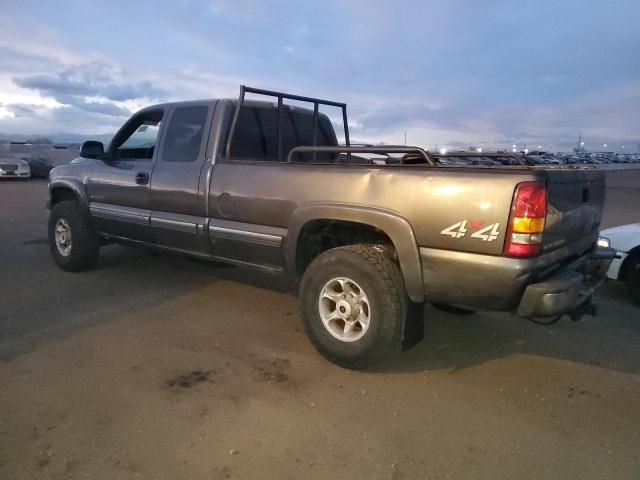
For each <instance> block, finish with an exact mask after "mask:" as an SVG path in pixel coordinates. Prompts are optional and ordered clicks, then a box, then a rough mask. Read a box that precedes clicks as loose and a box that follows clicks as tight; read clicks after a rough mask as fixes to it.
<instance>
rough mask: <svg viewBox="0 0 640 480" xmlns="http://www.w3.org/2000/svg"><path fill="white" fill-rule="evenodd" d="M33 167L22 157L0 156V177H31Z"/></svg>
mask: <svg viewBox="0 0 640 480" xmlns="http://www.w3.org/2000/svg"><path fill="white" fill-rule="evenodd" d="M30 176H31V167H30V166H29V163H27V162H26V161H25V160H22V159H20V158H0V178H4V177H9V178H29V177H30Z"/></svg>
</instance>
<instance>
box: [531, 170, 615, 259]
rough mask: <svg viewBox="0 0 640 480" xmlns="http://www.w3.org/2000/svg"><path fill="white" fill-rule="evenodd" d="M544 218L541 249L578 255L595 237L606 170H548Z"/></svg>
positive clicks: (588, 246)
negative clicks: (563, 250)
mask: <svg viewBox="0 0 640 480" xmlns="http://www.w3.org/2000/svg"><path fill="white" fill-rule="evenodd" d="M545 174H546V176H547V199H548V207H547V221H546V223H545V229H544V234H543V235H542V251H543V252H549V251H551V250H556V249H558V248H563V247H565V248H567V249H568V252H567V253H569V254H581V253H583V252H584V251H586V250H587V249H589V248H590V247H591V246H592V245H593V244H594V242H595V241H596V240H597V237H598V231H599V229H600V221H601V220H602V210H603V208H604V199H605V173H604V172H602V171H599V170H586V169H585V170H569V169H557V170H556V169H547V170H545Z"/></svg>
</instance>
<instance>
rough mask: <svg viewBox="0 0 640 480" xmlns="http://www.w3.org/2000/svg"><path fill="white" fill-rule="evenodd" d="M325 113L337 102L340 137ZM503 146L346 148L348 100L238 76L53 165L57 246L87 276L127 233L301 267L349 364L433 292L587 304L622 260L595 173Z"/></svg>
mask: <svg viewBox="0 0 640 480" xmlns="http://www.w3.org/2000/svg"><path fill="white" fill-rule="evenodd" d="M246 94H252V95H254V96H256V95H258V96H263V98H264V96H267V97H271V98H272V99H273V101H257V100H255V99H253V100H251V99H246V98H245V97H246ZM285 101H287V103H285ZM305 102H306V103H308V104H309V108H301V107H300V104H301V103H305ZM311 106H312V107H313V108H311ZM320 108H322V109H323V111H325V110H327V109H329V108H334V109H338V110H341V111H342V124H343V125H342V126H343V128H344V145H339V144H338V138H337V134H336V131H335V130H334V128H333V126H332V123H331V121H330V120H329V117H328V116H327V115H326V114H325V113H323V112H321V111H320ZM341 135H342V133H341ZM463 156H464V157H472V154H464V155H463ZM487 156H488V154H482V157H483V158H486V157H487ZM489 156H490V155H489ZM493 156H494V157H501V156H502V157H505V158H507V157H509V158H508V159H509V162H506V163H510V164H509V165H504V166H491V165H487V164H486V163H485V164H483V165H467V166H461V165H459V163H460V162H447V161H446V159H443V158H441V157H439V156H437V155H434V154H432V153H429V152H428V151H425V150H423V149H421V148H418V147H406V146H383V147H371V146H354V145H351V144H350V141H349V129H348V123H347V114H346V105H345V104H343V103H338V102H332V101H326V100H320V99H317V98H311V97H301V96H297V95H290V94H285V93H279V92H271V91H267V90H259V89H254V88H249V87H244V86H242V87H241V89H240V98H239V99H238V100H226V99H219V100H205V101H192V102H179V103H166V104H161V105H154V106H151V107H147V108H144V109H143V110H141V111H139V112H138V113H136V114H135V115H133V117H132V118H131V119H130V120H128V121H127V122H126V123H125V124H124V126H123V127H122V128H121V129H120V130H119V131H118V132H117V134H116V135H115V137H114V138H113V140H112V141H111V143H110V146H109V148H108V149H107V150H105V149H104V147H103V145H102V144H101V143H100V142H95V141H89V142H85V143H84V144H83V145H82V148H81V157H80V158H78V159H76V160H74V161H73V162H72V163H71V164H69V165H64V166H60V167H57V168H55V169H53V170H52V171H51V174H50V181H49V194H50V198H49V202H48V204H49V208H50V209H51V212H50V217H49V243H50V249H51V254H52V255H53V258H54V260H55V262H56V263H57V264H58V265H59V266H60V267H61V268H63V269H64V270H68V271H77V270H82V269H85V268H88V267H90V266H92V265H94V264H95V263H96V261H97V259H98V254H99V250H100V247H101V246H102V245H105V244H106V243H109V242H120V243H124V244H137V245H147V246H152V247H154V248H160V249H166V250H170V251H174V252H181V253H184V254H188V255H193V256H196V257H200V258H203V259H212V260H217V261H223V262H228V263H231V264H235V265H238V266H242V267H249V268H255V269H258V270H261V271H264V272H272V273H274V274H286V275H290V276H293V277H294V278H296V279H299V306H300V316H301V319H302V322H303V325H304V327H305V330H306V332H307V334H308V336H309V338H310V340H311V342H312V343H313V345H314V346H315V347H316V349H317V350H318V351H319V352H320V353H321V354H322V355H324V356H325V357H327V358H328V359H329V360H331V361H333V362H335V363H337V364H339V365H342V366H344V367H347V368H365V367H367V366H369V365H372V364H374V363H375V362H377V361H379V360H381V359H383V358H385V357H386V356H388V355H389V354H390V353H391V352H393V351H396V350H401V349H403V348H407V347H408V346H411V345H412V344H414V343H416V342H417V341H418V340H420V339H421V338H422V335H423V323H424V322H423V321H422V308H421V306H422V304H423V303H425V302H429V303H433V304H436V305H441V306H442V305H444V306H450V307H451V308H455V309H466V310H475V309H485V310H500V311H509V312H514V313H516V314H517V315H519V316H522V317H526V318H530V319H532V320H535V321H544V322H546V321H549V320H553V319H555V318H559V316H561V315H564V314H568V315H570V316H571V317H572V318H574V319H576V318H579V317H580V316H581V315H582V314H584V313H591V314H592V313H594V311H593V305H592V304H591V296H592V294H593V291H594V288H596V287H597V285H598V284H599V283H600V282H601V281H602V280H603V278H604V275H605V272H606V271H607V268H608V266H609V263H610V262H611V259H612V258H613V256H614V255H615V252H614V251H613V250H612V249H610V248H607V247H608V246H607V245H606V244H602V243H601V242H600V241H599V237H598V231H599V226H600V219H601V215H602V210H603V204H604V196H605V178H604V175H603V173H602V172H599V171H597V170H594V169H590V168H562V167H559V168H558V167H550V168H537V167H531V166H527V165H524V164H517V165H513V163H517V161H516V160H517V159H514V158H510V157H511V155H509V154H495V155H493Z"/></svg>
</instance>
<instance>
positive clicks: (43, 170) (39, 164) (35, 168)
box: [24, 158, 54, 178]
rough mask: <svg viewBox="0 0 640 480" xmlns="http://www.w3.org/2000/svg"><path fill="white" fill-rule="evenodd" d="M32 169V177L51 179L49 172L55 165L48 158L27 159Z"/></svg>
mask: <svg viewBox="0 0 640 480" xmlns="http://www.w3.org/2000/svg"><path fill="white" fill-rule="evenodd" d="M24 160H25V161H26V162H27V163H28V164H29V166H30V167H31V176H32V177H35V178H49V172H50V171H51V170H52V169H53V166H54V165H53V163H51V161H49V160H47V159H46V158H25V159H24Z"/></svg>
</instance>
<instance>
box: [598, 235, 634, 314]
mask: <svg viewBox="0 0 640 480" xmlns="http://www.w3.org/2000/svg"><path fill="white" fill-rule="evenodd" d="M600 235H601V236H602V237H604V238H607V239H609V242H610V243H611V247H613V248H615V249H616V251H617V255H616V258H615V259H614V260H613V262H611V266H610V267H609V270H608V272H607V276H608V277H609V278H612V279H614V280H622V281H624V282H625V283H626V284H627V286H628V287H629V293H631V296H632V297H633V299H634V300H635V301H636V302H637V303H638V304H640V223H631V224H629V225H620V226H618V227H613V228H607V229H606V230H603V231H601V232H600Z"/></svg>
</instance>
